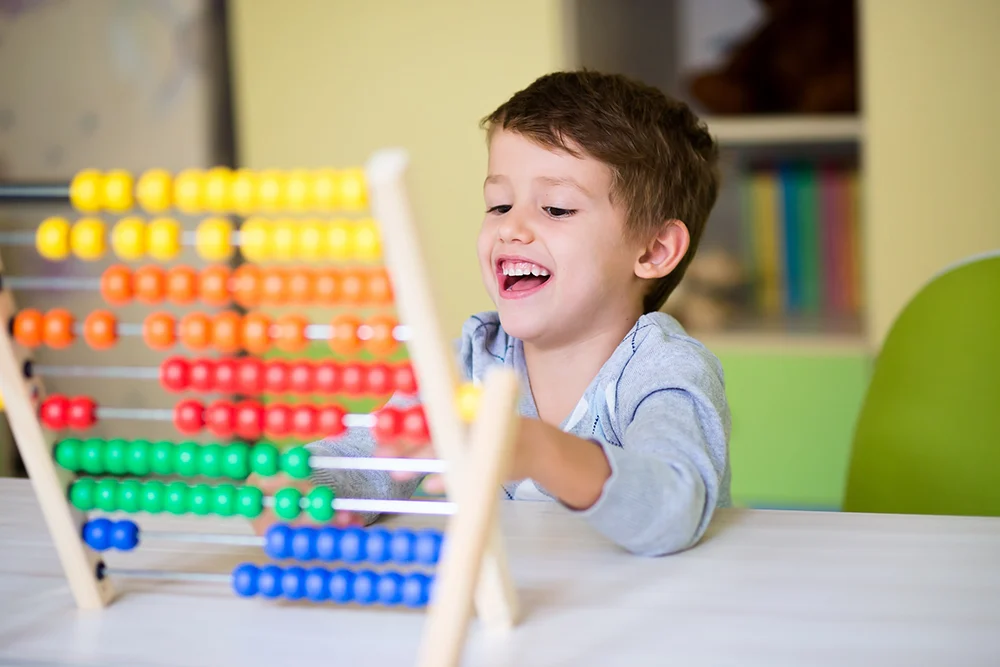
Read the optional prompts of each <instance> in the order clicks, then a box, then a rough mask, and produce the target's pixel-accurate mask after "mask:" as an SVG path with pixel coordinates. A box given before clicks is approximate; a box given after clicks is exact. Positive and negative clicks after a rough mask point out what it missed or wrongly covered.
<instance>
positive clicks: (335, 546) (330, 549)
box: [316, 526, 342, 561]
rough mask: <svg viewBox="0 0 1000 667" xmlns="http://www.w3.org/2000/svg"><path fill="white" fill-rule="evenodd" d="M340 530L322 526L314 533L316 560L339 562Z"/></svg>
mask: <svg viewBox="0 0 1000 667" xmlns="http://www.w3.org/2000/svg"><path fill="white" fill-rule="evenodd" d="M341 532H342V531H341V530H340V529H339V528H334V527H332V526H324V527H322V528H320V529H319V530H317V531H316V558H318V559H320V560H325V561H333V560H340V535H341Z"/></svg>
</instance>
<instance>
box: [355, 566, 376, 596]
mask: <svg viewBox="0 0 1000 667" xmlns="http://www.w3.org/2000/svg"><path fill="white" fill-rule="evenodd" d="M378 580H379V576H378V574H376V573H375V572H372V571H371V570H361V571H360V572H358V573H357V574H356V575H355V576H354V601H355V602H357V603H358V604H371V603H373V602H375V601H376V600H378Z"/></svg>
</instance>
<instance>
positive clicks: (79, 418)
mask: <svg viewBox="0 0 1000 667" xmlns="http://www.w3.org/2000/svg"><path fill="white" fill-rule="evenodd" d="M66 422H67V423H68V424H69V427H70V428H74V429H77V430H83V429H87V428H90V427H91V426H93V425H94V424H95V423H96V422H97V404H96V403H94V400H93V399H91V398H88V397H87V396H77V397H76V398H72V399H70V402H69V411H68V412H67V414H66Z"/></svg>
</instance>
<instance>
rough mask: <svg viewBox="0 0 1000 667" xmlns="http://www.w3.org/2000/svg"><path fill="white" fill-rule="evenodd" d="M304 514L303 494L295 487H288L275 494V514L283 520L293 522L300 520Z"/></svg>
mask: <svg viewBox="0 0 1000 667" xmlns="http://www.w3.org/2000/svg"><path fill="white" fill-rule="evenodd" d="M301 512H302V492H301V491H299V490H298V489H296V488H295V487H294V486H288V487H285V488H284V489H282V490H281V491H278V492H277V493H276V494H274V513H275V514H277V515H278V517H280V518H282V519H287V520H289V521H291V520H292V519H296V518H298V516H299V514H300V513H301Z"/></svg>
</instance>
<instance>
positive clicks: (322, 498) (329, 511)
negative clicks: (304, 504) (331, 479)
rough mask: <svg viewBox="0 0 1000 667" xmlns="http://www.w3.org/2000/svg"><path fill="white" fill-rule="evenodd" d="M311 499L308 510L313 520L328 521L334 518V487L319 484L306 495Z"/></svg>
mask: <svg viewBox="0 0 1000 667" xmlns="http://www.w3.org/2000/svg"><path fill="white" fill-rule="evenodd" d="M306 498H307V499H308V501H309V506H308V508H307V511H308V512H309V516H310V517H312V520H313V521H318V522H320V523H326V522H327V521H329V520H330V519H332V518H333V498H334V494H333V489H331V488H330V487H329V486H317V487H316V488H314V489H313V490H312V491H310V492H309V495H308V496H307V497H306Z"/></svg>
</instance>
